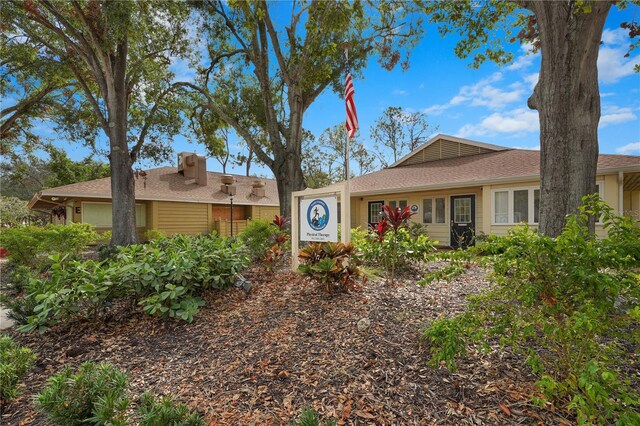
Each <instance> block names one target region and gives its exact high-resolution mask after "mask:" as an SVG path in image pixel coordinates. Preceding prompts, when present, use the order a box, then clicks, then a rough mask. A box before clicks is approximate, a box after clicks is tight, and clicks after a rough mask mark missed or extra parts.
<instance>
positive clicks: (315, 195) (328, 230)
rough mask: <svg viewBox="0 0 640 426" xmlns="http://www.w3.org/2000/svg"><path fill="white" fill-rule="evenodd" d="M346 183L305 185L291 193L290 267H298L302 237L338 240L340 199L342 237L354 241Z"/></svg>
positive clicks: (294, 268) (328, 240) (323, 240)
mask: <svg viewBox="0 0 640 426" xmlns="http://www.w3.org/2000/svg"><path fill="white" fill-rule="evenodd" d="M347 189H348V188H347V185H346V184H345V183H344V182H343V183H340V184H336V185H332V186H328V187H326V188H320V189H305V190H304V191H296V192H294V193H293V194H292V195H291V257H292V259H291V268H292V269H293V270H294V271H296V270H297V269H298V265H299V262H298V252H299V249H300V241H305V242H337V241H338V200H340V218H341V221H340V222H341V226H342V230H341V233H340V234H341V235H340V236H341V238H340V240H341V241H342V242H343V243H348V242H349V241H351V232H349V231H350V230H351V209H350V204H351V203H350V202H349V201H350V200H349V197H348V195H347Z"/></svg>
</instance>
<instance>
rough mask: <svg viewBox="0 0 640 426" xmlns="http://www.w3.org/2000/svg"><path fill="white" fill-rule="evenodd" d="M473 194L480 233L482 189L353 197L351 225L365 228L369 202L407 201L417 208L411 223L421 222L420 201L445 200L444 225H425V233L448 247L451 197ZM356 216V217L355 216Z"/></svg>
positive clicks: (477, 226) (477, 227) (476, 221)
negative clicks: (428, 199) (430, 199)
mask: <svg viewBox="0 0 640 426" xmlns="http://www.w3.org/2000/svg"><path fill="white" fill-rule="evenodd" d="M469 194H473V195H475V196H476V206H475V207H476V217H475V223H476V230H477V231H480V230H481V227H482V224H483V216H484V215H483V197H482V188H481V187H473V188H459V189H449V190H440V191H421V192H404V193H396V194H385V195H380V196H376V195H371V196H367V197H353V198H352V199H351V206H352V208H351V210H352V212H353V213H352V214H353V217H352V219H351V223H352V224H353V226H354V227H360V228H362V229H366V228H367V221H368V217H367V215H368V205H369V204H368V203H369V201H384V202H385V204H388V203H389V201H399V200H407V205H413V204H416V205H417V206H418V212H417V214H415V215H414V216H413V217H412V218H411V220H412V221H413V222H418V223H421V222H422V213H423V211H422V209H423V207H422V200H424V199H425V198H442V197H443V198H444V199H445V221H444V223H432V224H427V233H428V234H429V237H430V238H432V239H434V240H437V241H439V243H440V244H442V245H448V244H449V242H450V237H451V233H450V228H449V222H450V220H451V212H450V206H451V199H450V197H451V196H452V195H469ZM356 215H357V216H356Z"/></svg>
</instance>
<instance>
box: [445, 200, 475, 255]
mask: <svg viewBox="0 0 640 426" xmlns="http://www.w3.org/2000/svg"><path fill="white" fill-rule="evenodd" d="M475 217H476V196H475V195H458V196H455V197H451V247H453V248H467V247H468V246H470V245H472V244H473V236H474V235H475V227H476V221H475Z"/></svg>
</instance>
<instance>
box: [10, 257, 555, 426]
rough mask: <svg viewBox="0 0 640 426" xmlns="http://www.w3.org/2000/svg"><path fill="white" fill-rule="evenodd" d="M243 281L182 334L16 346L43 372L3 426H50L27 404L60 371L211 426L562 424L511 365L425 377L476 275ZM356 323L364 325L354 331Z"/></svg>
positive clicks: (95, 327) (99, 331)
mask: <svg viewBox="0 0 640 426" xmlns="http://www.w3.org/2000/svg"><path fill="white" fill-rule="evenodd" d="M430 267H436V266H434V265H431V266H430ZM246 276H247V278H249V279H250V280H251V281H252V282H253V284H254V288H253V290H252V291H251V292H250V293H246V292H245V291H244V290H242V289H236V288H233V289H231V290H227V291H224V292H217V293H214V294H212V295H210V296H209V297H207V301H206V302H207V304H206V306H205V307H203V308H202V309H201V311H200V313H199V314H198V315H197V316H196V319H195V320H194V322H193V323H191V324H188V323H185V322H180V321H174V320H162V319H159V318H153V317H149V316H145V315H142V314H139V313H136V314H131V315H129V316H127V317H125V318H122V317H120V318H117V317H114V318H112V319H111V321H110V322H107V323H99V324H95V323H81V324H74V325H73V326H71V327H66V328H64V327H61V328H60V329H55V330H52V331H51V332H49V333H47V334H45V335H42V336H40V335H37V334H30V335H24V334H19V333H12V335H14V336H15V338H16V339H17V340H18V341H20V342H21V343H22V344H26V345H27V346H29V347H31V348H32V349H33V350H34V351H35V352H37V353H38V364H37V367H36V369H34V371H33V372H32V373H30V374H29V376H28V377H27V379H26V380H25V382H26V386H25V388H23V389H22V394H21V395H20V396H19V397H18V399H17V400H15V401H13V402H12V403H11V404H10V405H9V406H8V407H7V408H6V409H5V412H4V413H3V414H2V417H1V418H0V419H1V422H0V423H2V424H3V425H4V424H6V425H43V424H47V421H46V419H45V418H44V417H43V416H42V415H41V414H38V413H37V412H36V411H35V409H34V407H33V404H32V398H33V396H34V395H35V394H36V393H37V392H39V391H40V390H41V389H42V387H43V385H44V382H45V380H46V378H47V377H49V376H50V375H52V374H54V373H56V372H57V371H59V370H60V369H61V368H62V366H64V365H66V364H71V365H74V366H76V365H78V364H80V363H82V362H85V361H107V362H110V363H112V364H114V365H116V366H117V367H119V368H121V369H123V370H125V371H126V372H127V373H128V375H129V379H130V388H131V391H132V395H138V394H140V393H142V392H144V391H147V390H150V391H152V392H154V393H156V394H167V395H169V394H170V395H174V396H176V397H177V398H178V399H179V400H180V401H182V402H185V403H187V404H188V405H190V406H191V407H193V408H195V409H197V410H198V411H199V412H200V413H201V414H203V415H204V416H205V418H206V419H207V421H208V422H209V423H210V424H211V425H248V424H255V425H263V424H266V425H271V424H288V423H289V422H290V421H291V420H292V419H294V418H295V417H296V416H297V415H298V414H299V413H300V411H301V410H302V409H303V408H304V407H307V406H309V407H314V408H315V409H316V410H318V412H319V413H320V414H321V415H322V416H323V417H325V418H333V419H336V420H338V422H339V424H357V425H365V424H376V425H431V424H449V425H467V424H469V425H481V424H501V425H502V424H559V423H563V422H564V421H565V420H564V419H563V418H562V417H561V416H560V413H557V412H554V411H553V410H552V407H549V408H548V409H546V408H545V409H542V408H538V407H535V406H533V405H531V404H530V402H529V395H530V394H531V393H532V392H533V389H534V388H533V382H534V380H535V379H534V377H533V376H532V375H531V374H530V372H529V371H528V369H527V368H526V367H525V366H524V363H523V360H522V359H520V358H517V357H515V356H514V355H512V354H510V353H507V352H504V351H499V350H493V351H492V352H490V353H488V354H485V353H480V352H478V351H475V350H474V349H473V348H470V354H469V356H468V357H467V358H466V359H465V361H464V362H461V363H460V364H459V368H460V369H459V370H458V371H457V372H455V373H450V372H448V371H447V370H446V369H444V368H441V369H434V368H431V367H429V366H427V365H426V360H427V358H428V348H427V347H426V345H425V344H423V343H421V341H420V339H419V330H420V328H422V327H423V326H424V324H425V323H426V322H428V321H430V320H433V319H436V318H438V317H440V316H443V315H447V316H449V315H453V314H455V313H457V312H460V311H462V310H463V309H464V306H465V304H466V302H465V296H467V295H470V294H476V293H479V292H481V291H482V290H485V289H487V288H489V286H490V283H489V282H488V281H487V280H486V279H485V271H484V270H483V269H481V268H479V267H475V266H474V267H472V268H471V269H470V270H469V272H468V273H467V274H466V275H463V276H461V277H458V278H457V279H455V280H453V281H452V282H451V283H438V284H433V285H430V286H428V287H426V288H421V287H418V286H415V285H414V284H413V282H415V281H416V279H417V278H419V277H420V276H421V274H420V273H419V272H417V271H416V272H414V274H408V275H407V276H405V277H404V278H405V280H404V281H403V282H401V283H397V284H396V285H394V286H388V285H386V284H384V283H383V282H382V280H376V281H370V282H369V283H368V284H367V285H366V286H365V287H364V288H363V289H362V290H361V291H358V292H355V293H351V294H348V295H337V296H328V295H325V294H323V293H322V292H321V291H320V289H319V287H318V286H316V285H314V284H312V283H309V282H307V281H305V280H304V279H303V278H302V277H300V276H299V275H296V274H294V273H291V272H288V271H280V272H277V273H276V274H275V275H268V274H266V273H264V272H263V271H261V270H259V269H254V270H252V271H250V272H249V273H248V274H246ZM363 318H366V319H368V320H369V322H370V325H369V327H368V328H367V329H366V330H363V331H360V330H359V329H358V327H357V324H358V321H360V320H361V319H363ZM363 322H365V321H363Z"/></svg>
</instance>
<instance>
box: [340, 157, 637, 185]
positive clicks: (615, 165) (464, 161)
mask: <svg viewBox="0 0 640 426" xmlns="http://www.w3.org/2000/svg"><path fill="white" fill-rule="evenodd" d="M630 166H638V168H639V169H640V156H633V155H610V154H601V155H600V157H599V158H598V171H599V172H602V171H604V170H607V169H620V168H625V167H630ZM539 175H540V152H539V151H529V150H521V149H509V150H506V151H498V152H490V153H486V154H477V155H469V156H466V157H457V158H448V159H444V160H436V161H429V162H426V163H420V164H414V165H410V166H399V167H393V168H388V169H383V170H380V171H377V172H374V173H370V174H368V175H364V176H360V177H356V178H353V179H351V193H352V194H353V195H358V194H366V193H382V192H385V191H386V192H390V191H395V190H404V191H406V190H421V189H429V188H443V187H447V186H451V187H461V186H473V185H476V184H478V185H480V184H483V183H491V182H493V181H495V182H500V181H509V180H516V181H517V180H518V179H525V178H534V179H535V178H536V177H538V176H539Z"/></svg>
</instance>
